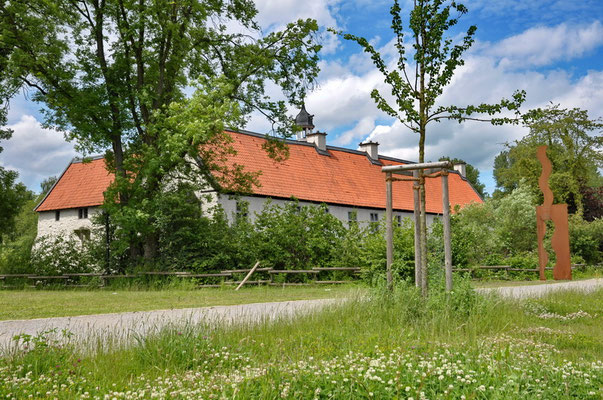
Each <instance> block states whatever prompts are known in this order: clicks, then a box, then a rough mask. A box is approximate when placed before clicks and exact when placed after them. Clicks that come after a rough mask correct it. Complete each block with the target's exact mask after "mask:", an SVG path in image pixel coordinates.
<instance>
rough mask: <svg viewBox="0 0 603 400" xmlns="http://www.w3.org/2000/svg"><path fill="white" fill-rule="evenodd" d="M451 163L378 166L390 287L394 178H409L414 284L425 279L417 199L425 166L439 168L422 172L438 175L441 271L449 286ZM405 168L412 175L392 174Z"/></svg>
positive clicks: (425, 263)
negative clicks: (382, 177)
mask: <svg viewBox="0 0 603 400" xmlns="http://www.w3.org/2000/svg"><path fill="white" fill-rule="evenodd" d="M452 168H453V165H452V163H451V162H450V161H439V162H430V163H419V164H406V165H388V166H385V167H382V168H381V171H382V172H384V173H385V185H386V191H385V192H386V199H385V207H386V210H385V218H386V225H385V226H386V230H385V237H386V242H387V286H388V288H390V289H391V288H392V287H393V276H392V264H393V262H394V229H393V188H392V183H393V182H394V181H413V182H414V185H413V200H414V220H415V285H416V286H424V284H422V282H424V281H425V282H426V281H427V260H423V259H422V257H421V250H420V234H421V233H420V228H419V215H420V213H421V212H424V210H421V206H420V202H419V182H418V181H419V171H420V170H425V169H439V170H440V171H438V172H437V173H435V174H430V175H426V176H425V178H437V177H441V179H442V222H443V225H444V271H445V274H446V290H447V291H451V290H452V246H451V243H450V199H449V195H448V170H449V169H452ZM405 171H412V172H413V177H412V178H394V177H393V176H392V175H393V174H400V175H402V174H403V172H405Z"/></svg>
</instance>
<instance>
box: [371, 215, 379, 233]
mask: <svg viewBox="0 0 603 400" xmlns="http://www.w3.org/2000/svg"><path fill="white" fill-rule="evenodd" d="M370 226H371V229H372V231H373V232H377V230H378V229H379V214H378V213H371V225H370Z"/></svg>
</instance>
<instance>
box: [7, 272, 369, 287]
mask: <svg viewBox="0 0 603 400" xmlns="http://www.w3.org/2000/svg"><path fill="white" fill-rule="evenodd" d="M251 270H252V269H251V268H249V269H232V270H223V271H221V272H215V273H194V272H189V271H141V272H137V273H130V274H106V273H100V272H81V273H68V274H62V275H35V274H1V275H0V283H4V285H1V286H0V288H16V287H19V286H24V285H16V284H13V285H9V284H7V283H9V281H12V283H17V282H18V281H19V282H21V283H27V284H26V285H25V286H28V287H34V288H35V287H45V286H51V285H52V286H63V287H70V288H74V287H83V288H85V287H88V288H93V287H99V288H103V287H106V286H108V284H109V282H110V281H115V280H120V279H126V280H128V279H135V278H141V279H145V278H147V279H148V278H150V279H153V278H168V277H174V278H183V279H184V278H192V279H197V280H199V281H198V282H197V287H199V288H217V287H224V286H230V285H239V284H240V283H241V282H242V275H244V274H246V273H249V272H250V271H251ZM328 272H337V273H338V274H339V275H338V276H337V278H339V280H334V279H330V280H327V279H325V276H324V275H321V274H324V273H328ZM359 272H360V268H359V267H333V268H329V267H314V268H312V269H309V270H284V269H282V270H275V269H273V268H256V269H255V271H254V274H258V275H262V276H264V277H265V278H261V277H256V278H255V279H254V280H249V281H246V282H245V284H248V285H270V286H302V285H311V284H319V285H321V284H342V283H349V282H357V279H355V275H357V274H358V273H359ZM346 274H347V275H348V277H349V278H352V279H349V280H341V279H342V277H343V276H342V275H346ZM288 276H292V277H294V278H295V277H296V276H297V277H300V276H301V277H303V278H301V280H302V281H301V282H298V281H295V282H291V281H288V278H287V277H288ZM320 276H322V279H320V278H319V277H320ZM276 277H280V278H276ZM283 277H284V278H283ZM266 278H267V279H266ZM275 278H276V279H275ZM86 279H87V280H88V282H85V280H86ZM294 280H300V278H295V279H294Z"/></svg>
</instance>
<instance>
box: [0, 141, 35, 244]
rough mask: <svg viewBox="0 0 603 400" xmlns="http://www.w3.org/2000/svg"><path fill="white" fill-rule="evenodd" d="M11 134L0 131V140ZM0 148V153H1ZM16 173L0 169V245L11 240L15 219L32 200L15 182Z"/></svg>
mask: <svg viewBox="0 0 603 400" xmlns="http://www.w3.org/2000/svg"><path fill="white" fill-rule="evenodd" d="M10 137H11V133H10V132H9V131H8V130H6V131H4V132H1V131H0V139H9V138H10ZM2 150H4V149H3V148H2V146H0V153H2ZM18 176H19V174H18V173H17V172H16V171H11V170H7V169H6V168H3V167H0V245H2V243H3V242H4V241H5V239H6V238H11V237H12V236H13V233H14V229H15V218H16V217H17V215H18V214H19V212H20V210H21V207H22V206H23V204H24V203H25V202H27V201H28V200H31V199H32V198H33V193H32V192H31V191H30V190H28V189H27V187H25V185H24V184H22V183H20V182H17V177H18Z"/></svg>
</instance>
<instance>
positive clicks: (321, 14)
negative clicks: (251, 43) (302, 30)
mask: <svg viewBox="0 0 603 400" xmlns="http://www.w3.org/2000/svg"><path fill="white" fill-rule="evenodd" d="M340 2H341V0H305V1H297V0H256V1H255V5H256V8H257V10H258V15H257V21H258V23H259V25H260V26H261V27H262V29H264V30H266V31H267V32H270V31H276V30H281V29H283V28H284V26H285V25H286V24H288V23H290V22H293V21H297V20H298V19H306V18H312V19H315V20H316V22H317V23H318V26H319V27H321V28H322V29H321V32H322V33H321V35H320V41H321V43H322V46H323V47H322V50H321V54H323V55H326V54H332V53H334V52H335V51H336V50H337V48H338V47H339V45H340V40H339V38H338V37H337V36H335V35H332V34H330V33H328V32H324V29H326V28H335V29H339V28H340V27H339V24H338V23H337V20H336V18H335V15H336V10H337V7H338V4H339V3H340Z"/></svg>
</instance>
